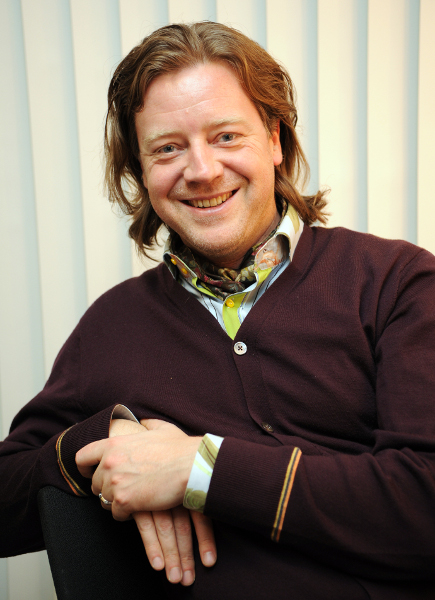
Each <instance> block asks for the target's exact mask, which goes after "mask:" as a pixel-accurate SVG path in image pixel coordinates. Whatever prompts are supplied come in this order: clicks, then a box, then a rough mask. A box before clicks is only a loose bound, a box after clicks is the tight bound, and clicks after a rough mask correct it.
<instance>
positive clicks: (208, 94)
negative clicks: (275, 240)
mask: <svg viewBox="0 0 435 600" xmlns="http://www.w3.org/2000/svg"><path fill="white" fill-rule="evenodd" d="M136 132H137V137H138V141H139V149H140V159H141V164H142V170H143V182H144V184H145V187H146V188H147V189H148V193H149V196H150V200H151V204H152V205H153V208H154V210H155V211H156V213H157V214H158V215H159V217H160V218H161V219H162V220H163V221H164V223H166V224H167V225H168V226H169V227H171V228H172V229H173V230H174V231H176V232H177V233H178V234H179V235H180V237H181V239H182V240H183V242H184V243H185V244H186V246H188V247H189V248H191V249H192V250H194V251H196V252H198V253H200V254H202V255H203V256H205V257H206V258H208V259H209V260H210V261H211V262H213V263H214V264H216V265H224V266H232V267H237V266H238V265H239V264H240V262H241V260H242V259H243V257H244V255H245V254H246V252H247V251H248V250H249V248H251V247H252V246H253V245H254V244H256V243H257V242H258V241H260V240H261V239H262V238H263V237H264V236H265V235H266V234H267V233H269V231H271V230H272V228H273V227H274V226H275V225H276V223H277V222H278V213H277V210H276V205H275V198H274V182H275V175H274V165H279V164H280V163H281V161H282V153H281V146H280V142H279V130H278V129H277V130H276V131H275V132H274V133H273V134H272V136H269V134H268V132H267V131H266V129H265V127H264V125H263V123H262V121H261V119H260V115H259V114H258V112H257V109H256V108H255V106H254V104H253V103H252V102H251V100H250V99H249V98H248V96H247V95H246V94H245V92H244V91H243V89H242V87H241V86H240V84H239V82H238V81H237V79H236V77H235V75H234V74H233V72H232V71H231V69H230V68H229V67H226V66H224V65H223V64H220V63H207V64H202V65H199V66H195V67H191V68H187V69H182V70H181V71H178V72H176V73H169V74H166V75H161V76H160V77H158V78H157V79H155V80H154V81H153V82H152V83H151V85H150V86H149V88H148V90H147V92H146V95H145V102H144V107H143V109H142V110H141V112H139V113H138V114H137V116H136Z"/></svg>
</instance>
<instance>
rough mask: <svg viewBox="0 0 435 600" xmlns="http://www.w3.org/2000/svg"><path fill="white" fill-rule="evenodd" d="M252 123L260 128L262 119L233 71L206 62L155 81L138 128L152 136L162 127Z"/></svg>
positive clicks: (150, 86) (140, 115) (137, 124)
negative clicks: (254, 122) (239, 122)
mask: <svg viewBox="0 0 435 600" xmlns="http://www.w3.org/2000/svg"><path fill="white" fill-rule="evenodd" d="M252 120H254V121H256V122H257V123H256V124H257V125H258V121H259V120H260V116H259V114H258V112H257V109H256V108H255V105H254V104H253V103H252V101H251V100H250V98H249V97H248V95H247V94H246V93H245V91H244V90H243V88H242V86H241V85H240V83H239V81H238V79H237V77H236V75H235V74H234V72H233V71H232V69H231V68H230V67H229V66H226V65H224V64H222V63H205V64H200V65H197V66H194V67H189V68H185V69H181V70H179V71H176V72H174V73H166V74H164V75H160V76H159V77H157V78H156V79H154V80H153V81H152V83H151V84H150V85H149V87H148V89H147V91H146V94H145V98H144V104H143V107H142V110H141V111H140V112H139V113H138V114H137V115H136V127H137V128H138V130H140V132H141V133H142V134H145V137H148V135H147V133H148V132H151V134H152V135H153V133H152V132H156V131H158V130H159V128H160V127H162V126H163V125H170V126H172V127H175V128H177V127H182V126H184V127H191V126H198V125H199V124H202V125H205V124H206V123H216V124H219V123H223V122H229V123H231V122H236V121H237V122H238V121H246V122H252ZM260 121H261V120H260ZM138 133H139V131H138Z"/></svg>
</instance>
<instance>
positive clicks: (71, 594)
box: [38, 486, 166, 600]
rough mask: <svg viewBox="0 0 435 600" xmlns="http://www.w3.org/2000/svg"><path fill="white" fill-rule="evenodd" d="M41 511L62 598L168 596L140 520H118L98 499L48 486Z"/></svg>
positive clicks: (97, 599) (114, 599)
mask: <svg viewBox="0 0 435 600" xmlns="http://www.w3.org/2000/svg"><path fill="white" fill-rule="evenodd" d="M38 507H39V513H40V517H41V524H42V530H43V533H44V540H45V545H46V548H47V553H48V559H49V561H50V568H51V572H52V575H53V581H54V586H55V588H56V594H57V598H58V600H100V599H101V600H120V599H121V600H122V599H124V598H125V599H126V600H136V598H137V599H140V600H151V599H154V598H159V599H160V598H162V597H165V596H166V594H165V593H164V591H163V590H164V587H165V581H164V579H165V576H164V573H163V572H159V573H156V572H155V571H154V570H153V569H152V568H151V566H150V565H149V562H148V558H147V556H146V554H145V550H144V547H143V544H142V540H141V538H140V535H139V532H138V530H137V527H136V524H135V522H134V521H127V522H123V523H120V522H117V521H115V520H114V519H113V518H112V515H111V513H110V512H109V511H106V510H103V508H102V507H101V505H100V502H99V501H98V499H97V498H94V497H92V498H79V497H76V496H72V495H69V494H66V493H65V492H63V491H61V490H59V489H57V488H54V487H51V486H49V487H45V488H43V489H41V490H40V492H39V494H38Z"/></svg>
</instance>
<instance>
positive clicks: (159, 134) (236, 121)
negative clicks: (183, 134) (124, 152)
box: [141, 116, 249, 147]
mask: <svg viewBox="0 0 435 600" xmlns="http://www.w3.org/2000/svg"><path fill="white" fill-rule="evenodd" d="M222 125H249V122H248V121H247V120H246V119H243V118H241V117H236V116H234V117H222V118H221V119H215V120H214V121H211V122H210V123H209V124H208V126H209V127H210V128H211V129H215V128H216V127H221V126H222ZM176 135H180V134H179V132H178V131H177V130H176V129H161V130H160V131H156V132H155V133H151V134H150V135H146V136H145V137H143V138H141V142H142V144H143V145H144V146H145V147H147V146H149V145H150V144H152V143H153V142H155V141H156V140H160V139H162V138H165V137H169V138H170V137H173V136H176Z"/></svg>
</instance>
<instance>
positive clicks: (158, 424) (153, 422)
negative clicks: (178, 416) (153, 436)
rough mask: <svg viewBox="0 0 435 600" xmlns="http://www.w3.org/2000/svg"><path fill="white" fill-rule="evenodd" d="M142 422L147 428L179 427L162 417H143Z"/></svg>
mask: <svg viewBox="0 0 435 600" xmlns="http://www.w3.org/2000/svg"><path fill="white" fill-rule="evenodd" d="M140 424H141V425H143V426H144V427H146V428H147V429H164V428H167V429H168V428H174V429H178V427H176V426H175V425H172V423H168V422H167V421H162V420H161V419H141V421H140Z"/></svg>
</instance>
